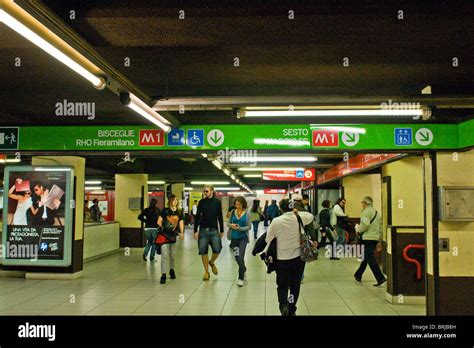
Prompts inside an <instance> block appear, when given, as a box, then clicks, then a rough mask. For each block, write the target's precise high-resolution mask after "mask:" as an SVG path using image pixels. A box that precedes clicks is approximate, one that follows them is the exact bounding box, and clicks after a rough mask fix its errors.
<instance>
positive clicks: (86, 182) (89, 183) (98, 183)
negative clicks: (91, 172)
mask: <svg viewBox="0 0 474 348" xmlns="http://www.w3.org/2000/svg"><path fill="white" fill-rule="evenodd" d="M84 184H86V185H100V184H102V181H97V180H86V181H85V182H84Z"/></svg>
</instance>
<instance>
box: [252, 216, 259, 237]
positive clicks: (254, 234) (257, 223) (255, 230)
mask: <svg viewBox="0 0 474 348" xmlns="http://www.w3.org/2000/svg"><path fill="white" fill-rule="evenodd" d="M259 224H260V220H257V221H252V225H253V236H254V237H255V239H257V233H258V225H259Z"/></svg>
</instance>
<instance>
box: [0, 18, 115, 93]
mask: <svg viewBox="0 0 474 348" xmlns="http://www.w3.org/2000/svg"><path fill="white" fill-rule="evenodd" d="M0 22H3V23H5V24H6V25H7V26H8V27H10V28H11V29H13V30H14V31H16V32H17V33H18V34H20V35H21V36H23V37H24V38H25V39H27V40H28V41H31V42H32V43H34V44H35V45H36V46H38V47H39V48H41V49H42V50H43V51H45V52H46V53H48V54H50V55H51V56H52V57H53V58H55V59H57V60H58V61H59V62H61V63H63V64H64V65H66V66H67V67H69V68H70V69H72V70H74V71H75V72H76V73H78V74H79V75H81V76H82V77H84V78H85V79H86V80H88V81H90V82H91V83H92V84H93V85H94V87H95V88H97V89H104V88H105V86H106V82H105V79H104V78H102V77H99V76H96V75H94V74H93V73H92V72H90V71H89V70H87V69H86V68H84V67H83V66H82V65H80V64H78V63H77V62H76V61H74V60H73V59H71V58H70V57H69V56H68V55H66V54H65V53H63V52H61V51H60V50H59V49H57V48H56V47H54V46H53V45H52V44H50V43H49V42H48V41H46V40H45V39H43V38H42V37H41V36H39V35H38V34H36V33H35V32H34V31H32V30H31V29H29V28H28V27H27V26H25V25H24V24H22V23H21V22H20V21H19V20H17V19H16V18H14V17H13V16H11V15H10V14H8V13H7V12H6V11H5V10H1V9H0ZM58 39H59V37H58ZM91 64H92V63H91ZM97 70H99V69H98V68H97Z"/></svg>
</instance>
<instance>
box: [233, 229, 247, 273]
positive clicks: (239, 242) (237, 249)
mask: <svg viewBox="0 0 474 348" xmlns="http://www.w3.org/2000/svg"><path fill="white" fill-rule="evenodd" d="M247 243H248V238H247V237H243V238H240V239H232V240H231V241H230V246H231V248H232V253H233V254H234V256H235V261H237V264H238V265H239V279H240V280H244V277H245V272H246V271H247V268H246V267H245V249H246V248H247Z"/></svg>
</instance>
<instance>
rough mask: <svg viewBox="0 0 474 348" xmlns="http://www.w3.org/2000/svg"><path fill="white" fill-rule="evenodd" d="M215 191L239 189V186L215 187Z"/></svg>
mask: <svg viewBox="0 0 474 348" xmlns="http://www.w3.org/2000/svg"><path fill="white" fill-rule="evenodd" d="M215 189H216V191H235V190H240V187H215Z"/></svg>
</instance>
